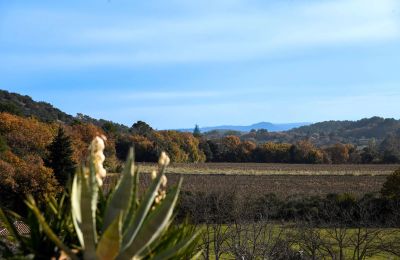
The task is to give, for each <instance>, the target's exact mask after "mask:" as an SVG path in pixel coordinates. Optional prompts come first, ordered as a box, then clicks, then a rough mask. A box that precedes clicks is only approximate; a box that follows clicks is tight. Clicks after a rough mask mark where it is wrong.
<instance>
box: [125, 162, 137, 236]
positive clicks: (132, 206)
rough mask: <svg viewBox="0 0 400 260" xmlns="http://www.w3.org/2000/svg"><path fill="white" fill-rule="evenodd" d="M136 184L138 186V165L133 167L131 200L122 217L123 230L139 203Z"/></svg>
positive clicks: (130, 220)
mask: <svg viewBox="0 0 400 260" xmlns="http://www.w3.org/2000/svg"><path fill="white" fill-rule="evenodd" d="M138 186H139V167H136V168H135V173H134V177H133V187H132V193H131V200H130V204H129V208H128V212H127V213H126V216H125V218H124V223H123V227H122V228H123V230H127V229H128V227H129V224H130V223H131V222H132V219H133V214H134V213H135V211H136V209H137V207H138V205H139V200H138V197H139V194H138Z"/></svg>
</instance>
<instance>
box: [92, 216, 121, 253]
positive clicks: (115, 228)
mask: <svg viewBox="0 0 400 260" xmlns="http://www.w3.org/2000/svg"><path fill="white" fill-rule="evenodd" d="M121 227H122V214H119V215H117V216H116V218H115V219H114V221H113V222H112V223H111V225H109V227H108V228H107V229H106V231H105V232H104V233H103V235H102V236H101V238H100V241H99V244H98V245H97V250H96V255H97V257H98V258H99V259H104V260H108V259H115V257H116V256H117V255H118V252H119V249H120V246H121Z"/></svg>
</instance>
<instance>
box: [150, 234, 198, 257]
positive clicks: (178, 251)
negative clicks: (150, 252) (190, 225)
mask: <svg viewBox="0 0 400 260" xmlns="http://www.w3.org/2000/svg"><path fill="white" fill-rule="evenodd" d="M198 237H199V232H197V233H196V234H194V235H193V236H192V237H190V238H189V239H186V240H183V241H180V242H179V243H177V244H176V245H175V246H173V247H171V248H168V249H166V250H165V251H163V252H160V253H157V254H156V255H155V256H154V258H153V260H168V259H173V258H174V257H175V256H177V255H182V254H183V253H185V250H186V249H187V248H188V247H190V246H191V245H192V244H193V243H195V242H196V240H197V239H198Z"/></svg>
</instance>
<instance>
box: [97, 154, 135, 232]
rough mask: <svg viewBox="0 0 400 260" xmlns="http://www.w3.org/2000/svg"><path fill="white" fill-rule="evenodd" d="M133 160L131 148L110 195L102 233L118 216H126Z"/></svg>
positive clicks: (129, 202) (131, 182)
mask: <svg viewBox="0 0 400 260" xmlns="http://www.w3.org/2000/svg"><path fill="white" fill-rule="evenodd" d="M133 158H134V156H133V149H132V148H131V149H130V150H129V155H128V159H127V161H126V164H125V167H124V170H123V174H122V177H121V178H120V179H119V181H118V184H117V186H116V188H115V190H114V192H113V193H112V194H111V199H110V201H109V203H108V204H107V207H106V211H105V216H104V222H103V231H104V230H106V229H107V228H108V226H109V225H110V224H111V223H112V222H113V220H114V219H115V218H116V216H118V214H120V213H121V212H123V213H124V215H126V213H127V212H128V209H129V205H130V204H131V200H132V192H133V187H132V186H133V173H134V169H133V167H134V161H133V160H134V159H133Z"/></svg>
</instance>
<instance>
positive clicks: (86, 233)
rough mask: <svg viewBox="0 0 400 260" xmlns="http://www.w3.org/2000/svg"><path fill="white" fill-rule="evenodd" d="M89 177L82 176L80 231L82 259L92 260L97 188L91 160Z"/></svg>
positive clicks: (94, 245)
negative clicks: (82, 241) (83, 245)
mask: <svg viewBox="0 0 400 260" xmlns="http://www.w3.org/2000/svg"><path fill="white" fill-rule="evenodd" d="M89 165H90V167H89V176H88V177H87V178H86V177H85V176H84V174H82V177H83V178H82V194H81V205H80V206H81V214H82V224H81V226H80V227H81V230H82V233H83V240H84V243H85V251H84V254H85V256H84V258H86V259H93V258H94V257H95V255H96V242H97V235H96V209H97V195H98V194H97V192H98V186H97V181H96V176H95V175H96V173H95V169H94V165H93V160H90V162H89ZM93 179H94V181H93Z"/></svg>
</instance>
